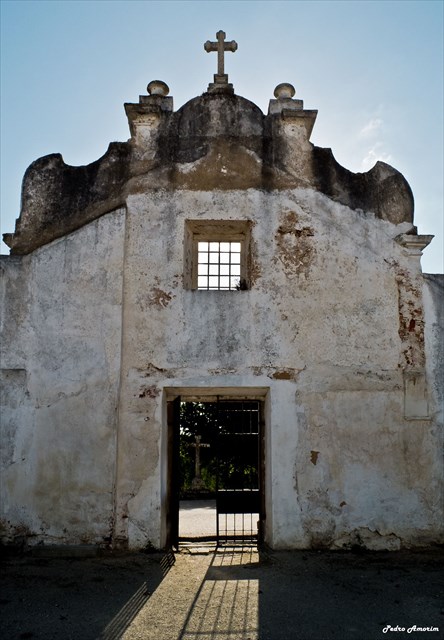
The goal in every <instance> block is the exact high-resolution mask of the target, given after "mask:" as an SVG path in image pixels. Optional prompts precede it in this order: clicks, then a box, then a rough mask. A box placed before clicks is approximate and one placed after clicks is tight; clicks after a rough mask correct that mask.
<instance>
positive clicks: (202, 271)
mask: <svg viewBox="0 0 444 640" xmlns="http://www.w3.org/2000/svg"><path fill="white" fill-rule="evenodd" d="M197 254H198V255H197V262H198V264H197V288H198V289H201V290H202V289H204V290H218V291H221V290H226V291H233V290H236V289H239V288H240V279H241V243H240V242H218V241H215V242H198V249H197Z"/></svg>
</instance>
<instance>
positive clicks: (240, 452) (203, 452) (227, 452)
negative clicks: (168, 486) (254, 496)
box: [179, 400, 259, 539]
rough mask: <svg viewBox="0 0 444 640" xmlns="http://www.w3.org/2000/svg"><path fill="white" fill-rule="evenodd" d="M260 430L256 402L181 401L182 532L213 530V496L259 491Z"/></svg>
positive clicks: (183, 534) (202, 533)
mask: <svg viewBox="0 0 444 640" xmlns="http://www.w3.org/2000/svg"><path fill="white" fill-rule="evenodd" d="M258 432H259V403H258V402H239V401H225V400H223V401H220V402H217V403H215V402H181V404H180V447H179V452H180V455H179V458H180V517H179V535H180V537H181V538H185V539H195V538H203V537H205V538H211V537H214V536H215V535H216V496H218V504H221V503H220V501H219V497H220V496H221V495H222V493H223V492H225V495H226V496H228V495H229V494H228V493H227V492H229V491H233V490H235V491H236V492H239V491H241V492H245V491H252V490H253V491H255V492H257V491H258V489H259V451H258V445H259V433H258ZM236 495H238V494H237V493H236ZM232 520H233V522H234V516H233V517H232Z"/></svg>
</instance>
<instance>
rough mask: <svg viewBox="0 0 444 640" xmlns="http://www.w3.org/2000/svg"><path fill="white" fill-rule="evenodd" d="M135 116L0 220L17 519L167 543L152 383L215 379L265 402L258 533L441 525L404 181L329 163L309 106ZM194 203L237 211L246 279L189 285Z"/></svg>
mask: <svg viewBox="0 0 444 640" xmlns="http://www.w3.org/2000/svg"><path fill="white" fill-rule="evenodd" d="M126 111H127V115H128V118H129V123H130V129H131V134H132V138H131V140H130V141H129V142H128V143H120V144H117V145H111V147H110V149H109V151H108V152H107V154H105V156H104V157H103V158H102V159H101V160H99V161H97V163H93V164H92V165H89V166H88V167H77V168H74V167H67V166H66V165H65V164H64V163H63V161H62V159H61V157H60V156H48V157H47V158H44V159H41V160H40V161H37V162H36V163H34V164H33V165H31V167H30V168H29V170H28V172H27V173H26V175H25V179H24V185H23V207H22V212H21V217H20V219H19V220H18V222H17V225H16V231H15V233H14V234H7V235H6V240H7V242H8V243H9V246H11V248H12V250H13V252H14V253H16V254H29V255H24V257H11V258H6V259H5V260H3V261H2V262H3V263H4V268H5V271H6V278H5V285H4V292H3V295H4V304H3V312H4V321H3V322H4V328H3V331H4V334H3V335H4V336H5V339H4V341H3V344H4V349H5V353H4V355H3V360H2V367H3V368H4V377H5V380H6V383H7V389H8V390H7V394H5V396H4V403H5V407H7V409H5V415H6V419H5V420H4V421H3V428H4V430H5V440H6V443H7V446H6V448H5V453H4V458H2V461H3V463H4V465H5V466H4V471H3V477H2V480H3V482H2V491H3V496H4V500H3V501H2V503H3V505H4V506H3V509H4V513H3V518H4V525H5V527H6V532H7V534H8V535H10V536H14V535H18V534H19V533H21V534H26V533H28V534H31V535H32V536H35V538H34V539H35V540H40V539H45V540H47V541H49V540H53V541H54V540H60V541H63V542H79V541H87V542H96V543H103V542H105V543H106V542H107V541H111V543H112V544H113V545H115V546H129V547H131V548H140V547H144V546H146V545H154V546H156V547H158V546H161V545H163V544H164V543H165V540H166V537H165V536H166V496H167V482H166V471H165V469H166V466H167V460H166V449H167V447H166V439H167V424H166V410H165V403H166V400H167V399H168V398H171V397H172V396H173V395H174V389H178V390H182V391H183V392H184V393H185V394H187V393H188V394H191V393H192V394H193V395H199V390H208V389H214V390H217V392H218V393H220V394H222V393H224V389H225V390H227V393H228V390H230V393H232V392H233V390H236V392H237V393H242V394H245V395H252V394H253V395H255V394H257V393H258V390H260V397H263V398H264V399H265V404H266V433H265V439H266V464H265V466H266V505H267V518H266V531H265V535H266V541H267V542H268V543H269V544H271V545H272V546H274V547H276V548H285V547H293V548H298V547H299V548H304V547H310V546H312V547H313V546H314V547H322V546H323V547H341V546H350V545H353V544H358V545H365V546H368V547H370V548H380V547H382V548H392V549H395V548H399V547H400V546H402V545H410V544H422V543H424V544H427V543H433V542H436V541H437V540H439V539H440V537H441V536H442V528H441V527H442V525H441V522H442V501H441V498H442V462H441V459H440V447H441V444H442V411H441V410H440V409H439V406H440V405H439V402H440V400H442V396H441V395H440V394H441V393H442V391H440V389H439V384H440V383H439V375H440V371H441V372H442V356H439V355H438V356H437V355H436V353H437V347H436V344H437V343H438V340H439V338H438V330H440V328H442V320H440V319H439V314H438V304H437V300H438V296H437V294H436V291H437V286H438V284H437V281H435V280H433V278H430V277H429V278H428V279H427V280H426V282H427V286H424V279H423V277H422V274H421V269H420V262H419V257H420V251H421V249H422V248H424V247H425V246H426V245H427V243H428V241H429V240H430V237H427V236H418V235H417V230H416V228H415V227H413V225H412V221H413V198H412V194H411V191H410V187H409V186H408V184H407V182H406V180H405V179H404V178H403V176H402V175H401V174H399V172H397V171H396V170H395V169H393V168H392V167H389V166H388V165H386V164H384V163H377V164H376V165H375V167H374V168H373V169H372V170H371V171H369V172H367V173H366V174H353V173H351V172H349V171H347V170H346V169H344V168H343V167H340V165H338V163H337V162H336V161H335V160H334V157H333V155H332V153H331V151H330V150H328V149H320V148H317V147H314V146H313V145H312V144H311V143H310V141H309V135H310V132H311V128H312V126H313V124H314V120H315V117H316V112H314V111H305V110H303V108H302V101H293V100H291V99H285V100H283V101H280V100H276V101H272V104H271V105H270V113H269V114H268V115H267V116H265V115H264V114H262V112H261V111H260V110H259V109H258V108H257V107H256V106H255V105H254V104H253V103H251V102H249V101H248V100H245V99H243V98H240V97H239V96H234V95H225V94H214V95H209V94H204V95H203V96H201V97H200V98H196V99H194V100H191V101H190V102H189V103H187V104H186V105H184V106H183V107H182V108H181V109H179V110H178V111H177V112H173V111H172V100H171V99H170V98H167V97H166V96H159V95H152V96H141V98H140V103H139V104H136V105H134V104H129V105H126ZM120 206H122V207H123V206H124V207H125V209H123V208H122V209H118V210H114V211H113V212H112V213H108V214H106V212H108V211H111V210H112V209H116V207H120ZM189 220H193V221H198V222H205V221H207V220H216V221H230V220H243V221H245V222H246V223H247V222H248V224H246V225H245V228H247V227H248V229H251V261H250V267H249V274H248V281H249V285H250V288H249V289H247V290H242V291H193V290H191V289H190V282H191V278H190V277H189V276H188V275H187V274H185V273H184V268H185V266H186V264H187V263H189V259H188V258H189V256H188V257H187V259H186V260H185V259H184V257H185V256H184V254H185V253H186V252H187V251H188V252H189V243H188V244H187V243H185V242H184V240H185V235H186V228H187V221H189ZM56 238H59V240H55V239H56ZM54 240H55V241H54ZM42 245H43V246H42ZM187 247H188V248H187ZM423 296H424V299H425V307H424V303H423ZM202 393H203V391H202Z"/></svg>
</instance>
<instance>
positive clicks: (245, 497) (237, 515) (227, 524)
mask: <svg viewBox="0 0 444 640" xmlns="http://www.w3.org/2000/svg"><path fill="white" fill-rule="evenodd" d="M260 409H261V406H260V403H259V402H252V401H248V402H247V401H242V402H239V401H219V402H218V425H219V430H218V448H217V487H216V519H217V522H216V530H217V533H216V537H217V544H219V543H220V542H228V541H247V540H254V539H257V538H258V537H259V533H260V520H261V515H262V508H261V492H260V488H261V468H260V467H261V428H260V426H261V411H260Z"/></svg>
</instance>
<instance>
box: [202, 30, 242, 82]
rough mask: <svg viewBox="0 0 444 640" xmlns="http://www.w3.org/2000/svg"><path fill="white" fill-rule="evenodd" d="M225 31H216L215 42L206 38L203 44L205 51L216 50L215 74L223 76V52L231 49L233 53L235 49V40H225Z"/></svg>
mask: <svg viewBox="0 0 444 640" xmlns="http://www.w3.org/2000/svg"><path fill="white" fill-rule="evenodd" d="M225 36H226V33H225V31H218V32H217V33H216V38H217V42H210V41H209V40H207V41H206V42H205V44H204V49H205V51H206V52H207V53H210V52H211V51H217V75H218V76H223V75H225V72H224V53H225V51H232V52H233V53H234V52H235V51H236V49H237V42H235V41H234V40H231V41H230V42H225Z"/></svg>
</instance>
